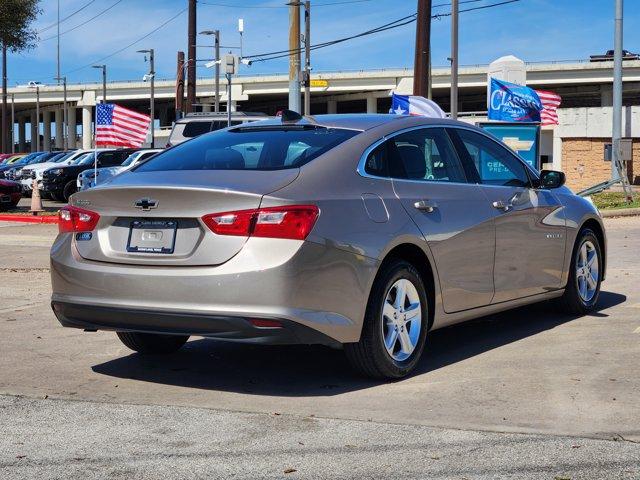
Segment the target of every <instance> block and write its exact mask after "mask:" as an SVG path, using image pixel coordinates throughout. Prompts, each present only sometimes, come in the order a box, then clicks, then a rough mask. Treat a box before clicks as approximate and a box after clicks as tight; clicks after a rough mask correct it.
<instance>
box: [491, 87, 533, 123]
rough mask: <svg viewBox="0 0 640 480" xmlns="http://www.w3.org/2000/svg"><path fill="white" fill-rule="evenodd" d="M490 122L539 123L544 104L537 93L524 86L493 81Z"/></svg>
mask: <svg viewBox="0 0 640 480" xmlns="http://www.w3.org/2000/svg"><path fill="white" fill-rule="evenodd" d="M490 92H491V93H490V95H489V120H502V121H504V122H539V121H540V112H541V111H542V108H543V107H542V102H541V101H540V97H538V94H537V93H536V91H535V90H534V89H532V88H529V87H525V86H524V85H517V84H515V83H510V82H505V81H504V80H496V79H495V78H492V79H491V90H490Z"/></svg>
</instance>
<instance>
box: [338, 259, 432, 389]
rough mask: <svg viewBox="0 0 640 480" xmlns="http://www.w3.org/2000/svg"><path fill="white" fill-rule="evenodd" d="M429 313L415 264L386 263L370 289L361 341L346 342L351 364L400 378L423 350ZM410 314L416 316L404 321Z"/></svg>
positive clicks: (367, 371) (378, 374) (381, 375)
mask: <svg viewBox="0 0 640 480" xmlns="http://www.w3.org/2000/svg"><path fill="white" fill-rule="evenodd" d="M406 282H408V283H409V284H410V286H409V285H408V284H407V283H406ZM402 285H404V287H402ZM400 288H402V289H403V290H404V292H405V295H406V296H405V297H404V301H402V302H399V301H398V292H399V289H400ZM416 301H419V304H418V305H417V307H416V306H415V302H416ZM400 303H401V304H402V306H400ZM412 305H413V306H414V307H413V308H412V307H411V306H412ZM428 313H429V312H428V302H427V294H426V291H425V286H424V283H423V281H422V278H421V277H420V274H419V273H418V271H417V270H416V268H415V267H414V266H413V265H411V264H410V263H408V262H406V261H404V260H393V261H391V262H388V263H386V264H383V267H382V269H381V270H380V272H379V273H378V276H377V278H376V280H375V281H374V284H373V287H372V289H371V295H370V297H369V302H368V304H367V309H366V313H365V318H364V323H363V325H362V333H361V335H360V341H359V342H357V343H347V344H345V346H344V350H345V353H346V356H347V358H348V360H349V362H350V364H351V365H352V367H353V368H354V369H355V370H356V371H357V372H359V373H361V374H363V375H365V376H368V377H372V378H381V379H397V378H402V377H404V376H406V375H408V374H409V373H410V372H411V371H412V370H413V369H414V368H415V366H416V364H417V363H418V361H419V360H420V357H421V356H422V352H423V350H424V345H425V341H426V337H427V328H428V324H429V322H428V319H429V316H428ZM411 314H413V315H416V316H415V317H413V319H412V320H408V321H406V323H404V322H405V320H404V318H406V317H407V315H411ZM416 329H417V330H416ZM394 332H395V333H394ZM394 335H395V337H394ZM401 337H402V338H401ZM407 339H408V340H409V343H408V344H407V343H405V342H407ZM387 345H389V346H390V348H389V347H388V346H387ZM406 345H410V346H413V350H411V349H410V348H405V347H406Z"/></svg>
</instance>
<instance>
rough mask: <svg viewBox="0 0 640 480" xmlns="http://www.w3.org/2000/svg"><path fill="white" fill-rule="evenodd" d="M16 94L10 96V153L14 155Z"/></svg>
mask: <svg viewBox="0 0 640 480" xmlns="http://www.w3.org/2000/svg"><path fill="white" fill-rule="evenodd" d="M15 106H16V94H15V93H12V94H11V153H16V132H15V126H16V108H15Z"/></svg>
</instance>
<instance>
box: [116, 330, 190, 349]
mask: <svg viewBox="0 0 640 480" xmlns="http://www.w3.org/2000/svg"><path fill="white" fill-rule="evenodd" d="M116 333H117V334H118V338H119V339H120V341H121V342H122V343H124V344H125V345H126V346H127V347H129V348H130V349H131V350H134V351H136V352H139V353H173V352H176V351H178V350H179V349H180V347H182V346H183V345H184V344H185V343H186V341H187V340H189V336H188V335H161V334H159V333H141V332H116Z"/></svg>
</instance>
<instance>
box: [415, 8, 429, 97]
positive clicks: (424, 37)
mask: <svg viewBox="0 0 640 480" xmlns="http://www.w3.org/2000/svg"><path fill="white" fill-rule="evenodd" d="M430 58H431V0H418V18H417V21H416V51H415V61H414V64H413V94H414V95H418V96H420V97H426V98H431V61H430Z"/></svg>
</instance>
